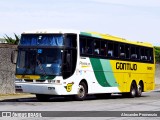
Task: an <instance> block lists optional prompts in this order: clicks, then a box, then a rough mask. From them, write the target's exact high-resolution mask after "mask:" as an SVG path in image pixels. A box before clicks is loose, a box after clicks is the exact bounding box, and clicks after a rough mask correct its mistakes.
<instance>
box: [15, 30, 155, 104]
mask: <svg viewBox="0 0 160 120" xmlns="http://www.w3.org/2000/svg"><path fill="white" fill-rule="evenodd" d="M154 74H155V55H154V48H153V46H152V45H151V44H149V43H143V42H134V41H129V40H126V39H124V38H120V37H116V36H112V35H109V34H101V33H97V32H83V31H78V30H38V31H28V32H24V33H22V34H21V39H20V42H19V45H18V52H17V60H16V73H15V75H16V81H15V88H16V91H17V92H23V93H31V94H35V95H36V98H37V99H38V100H39V101H47V100H49V99H50V98H51V97H54V96H72V97H73V96H74V98H75V99H76V100H84V99H85V98H86V96H87V95H90V94H93V95H96V96H98V97H102V96H103V97H108V96H110V95H111V94H114V93H115V94H122V95H124V96H127V97H131V98H134V97H140V96H141V95H142V92H146V91H151V90H154V86H155V82H154Z"/></svg>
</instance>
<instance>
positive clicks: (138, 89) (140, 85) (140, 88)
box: [136, 83, 143, 97]
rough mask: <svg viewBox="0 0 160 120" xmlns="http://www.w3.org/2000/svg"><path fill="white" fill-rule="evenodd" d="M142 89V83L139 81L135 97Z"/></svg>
mask: <svg viewBox="0 0 160 120" xmlns="http://www.w3.org/2000/svg"><path fill="white" fill-rule="evenodd" d="M142 91H143V87H142V83H139V85H138V87H137V93H136V96H137V97H141V95H142Z"/></svg>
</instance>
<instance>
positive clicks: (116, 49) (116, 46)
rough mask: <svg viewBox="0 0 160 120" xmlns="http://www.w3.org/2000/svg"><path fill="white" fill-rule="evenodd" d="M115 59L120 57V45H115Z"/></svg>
mask: <svg viewBox="0 0 160 120" xmlns="http://www.w3.org/2000/svg"><path fill="white" fill-rule="evenodd" d="M113 52H114V57H116V58H118V57H119V45H118V43H114V51H113Z"/></svg>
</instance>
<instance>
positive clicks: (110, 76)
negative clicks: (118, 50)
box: [100, 59, 118, 87]
mask: <svg viewBox="0 0 160 120" xmlns="http://www.w3.org/2000/svg"><path fill="white" fill-rule="evenodd" d="M100 61H101V65H102V67H103V71H105V72H104V74H105V77H106V80H107V81H108V83H109V84H110V86H112V87H115V86H118V84H117V82H116V79H115V77H114V73H113V71H112V65H111V63H110V60H104V59H100Z"/></svg>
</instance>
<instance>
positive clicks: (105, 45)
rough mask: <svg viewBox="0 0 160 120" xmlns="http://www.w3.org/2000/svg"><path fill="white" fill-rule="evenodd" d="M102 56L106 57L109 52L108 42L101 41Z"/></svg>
mask: <svg viewBox="0 0 160 120" xmlns="http://www.w3.org/2000/svg"><path fill="white" fill-rule="evenodd" d="M100 51H101V52H100V54H101V55H102V56H106V51H107V42H106V41H101V49H100Z"/></svg>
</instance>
